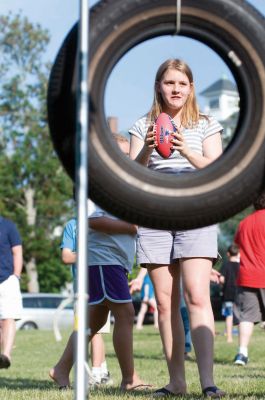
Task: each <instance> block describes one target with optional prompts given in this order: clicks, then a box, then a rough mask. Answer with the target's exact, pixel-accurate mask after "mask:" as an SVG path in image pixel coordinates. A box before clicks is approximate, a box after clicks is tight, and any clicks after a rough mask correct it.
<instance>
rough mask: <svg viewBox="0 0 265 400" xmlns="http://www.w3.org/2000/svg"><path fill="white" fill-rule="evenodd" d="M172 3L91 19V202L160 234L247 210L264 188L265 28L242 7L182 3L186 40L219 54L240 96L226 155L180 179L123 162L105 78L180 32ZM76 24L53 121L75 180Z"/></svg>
mask: <svg viewBox="0 0 265 400" xmlns="http://www.w3.org/2000/svg"><path fill="white" fill-rule="evenodd" d="M175 21H176V0H163V1H161V0H105V1H101V2H100V3H98V4H97V5H95V6H94V7H93V8H92V11H91V18H90V30H91V32H90V66H89V68H90V70H89V73H90V102H91V107H90V144H89V146H90V151H89V173H90V177H89V183H90V191H89V195H90V197H91V198H92V200H93V201H95V202H96V203H97V204H98V205H99V206H101V207H102V208H104V209H105V210H107V211H109V212H111V213H113V214H115V215H117V216H118V217H120V218H122V219H125V220H128V221H131V222H133V223H137V224H140V225H144V226H149V227H154V228H161V229H171V228H178V229H186V228H188V229H189V228H194V227H199V226H202V225H208V224H213V223H216V222H219V221H222V220H225V219H227V218H229V217H231V216H232V215H234V214H235V213H237V212H239V211H241V210H242V209H244V208H245V207H247V206H248V205H250V203H251V202H252V201H253V199H254V198H255V197H256V196H257V194H258V193H259V192H260V191H261V190H262V188H263V184H264V165H265V157H264V155H265V40H264V37H265V22H264V18H263V17H262V16H261V14H259V13H258V12H257V11H256V10H255V9H254V8H253V7H252V6H250V5H249V4H247V3H246V2H245V1H243V0H203V1H198V0H183V1H182V12H181V32H180V34H181V35H185V36H187V37H191V38H194V39H197V40H199V41H201V42H203V43H205V44H207V45H208V46H210V47H211V48H212V49H213V50H215V51H216V52H217V53H218V54H219V55H220V56H221V57H222V58H223V60H224V61H225V62H226V63H227V65H228V66H229V67H230V69H231V71H232V73H233V75H234V77H235V80H236V83H237V86H238V89H239V94H240V116H239V122H238V126H237V129H236V132H235V135H234V137H233V140H232V142H231V143H230V145H229V146H228V148H227V149H226V151H225V153H224V154H223V156H222V157H221V158H220V159H218V160H217V161H216V162H214V163H213V164H212V165H210V166H209V167H207V168H204V169H203V170H200V171H195V172H193V173H189V174H184V175H183V176H180V177H173V176H168V175H166V174H159V173H155V172H152V171H150V170H148V169H147V168H144V167H142V166H140V165H138V164H137V163H136V162H132V161H130V160H128V159H127V158H126V157H125V156H123V155H122V154H121V153H120V151H119V150H118V148H117V146H116V145H115V143H114V141H113V139H112V138H111V135H110V132H109V129H108V126H107V123H106V117H105V115H104V93H105V87H106V83H107V79H108V77H109V75H110V73H111V71H112V69H113V67H114V66H115V65H116V63H117V62H118V60H119V59H120V58H121V57H122V56H123V55H124V54H125V53H126V52H127V51H128V50H129V49H131V48H132V47H134V46H136V45H137V44H139V43H141V42H143V41H145V40H147V39H150V38H154V37H156V36H161V35H168V34H174V32H175V29H176V28H175ZM76 46H77V26H75V27H74V28H73V29H72V30H71V32H70V33H69V34H68V36H67V37H66V39H65V41H64V43H63V44H62V47H61V50H60V51H59V54H58V56H57V58H56V61H55V64H54V66H53V69H52V72H51V76H50V81H49V89H48V115H49V125H50V131H51V136H52V139H53V142H54V146H55V149H56V151H57V153H58V155H59V157H60V159H61V161H62V163H63V165H64V167H65V169H66V171H67V172H68V174H69V175H70V176H71V177H72V178H73V179H74V175H75V172H74V171H75V163H74V158H75V152H74V148H75V118H76V110H75V108H76V98H75V95H76V69H77V68H76V66H75V61H76Z"/></svg>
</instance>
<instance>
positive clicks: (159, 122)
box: [155, 113, 175, 158]
mask: <svg viewBox="0 0 265 400" xmlns="http://www.w3.org/2000/svg"><path fill="white" fill-rule="evenodd" d="M174 130H175V129H174V125H173V124H172V122H171V118H170V116H169V115H168V114H166V113H161V114H159V116H158V117H157V119H156V141H157V147H156V148H155V149H156V151H157V152H158V154H159V155H160V156H161V157H163V158H168V157H170V156H171V154H172V153H173V152H174V150H172V149H171V146H172V143H171V139H172V135H171V132H174Z"/></svg>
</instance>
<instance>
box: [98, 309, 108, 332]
mask: <svg viewBox="0 0 265 400" xmlns="http://www.w3.org/2000/svg"><path fill="white" fill-rule="evenodd" d="M97 333H110V312H109V315H108V319H107V322H106V323H105V325H104V326H102V328H101V329H100V330H99V331H98V332H97Z"/></svg>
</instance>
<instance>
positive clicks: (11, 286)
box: [0, 275, 22, 319]
mask: <svg viewBox="0 0 265 400" xmlns="http://www.w3.org/2000/svg"><path fill="white" fill-rule="evenodd" d="M21 313H22V297H21V292H20V285H19V280H18V278H17V277H16V276H15V275H10V277H9V278H8V279H6V280H5V281H4V282H2V283H0V319H20V318H21Z"/></svg>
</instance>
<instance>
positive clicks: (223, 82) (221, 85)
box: [200, 78, 237, 97]
mask: <svg viewBox="0 0 265 400" xmlns="http://www.w3.org/2000/svg"><path fill="white" fill-rule="evenodd" d="M216 92H234V93H237V87H236V85H235V84H234V83H233V82H231V81H229V80H228V79H227V78H221V79H219V80H218V81H216V82H215V83H213V84H212V85H211V86H209V87H208V88H206V89H205V90H203V91H202V92H201V93H200V95H202V96H206V97H207V96H208V95H209V94H212V93H216Z"/></svg>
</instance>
